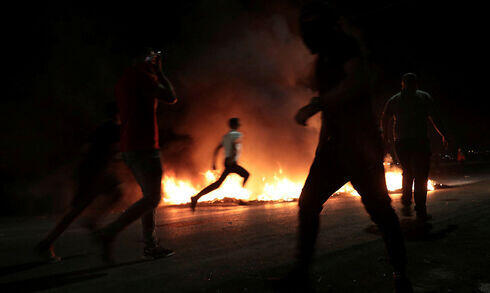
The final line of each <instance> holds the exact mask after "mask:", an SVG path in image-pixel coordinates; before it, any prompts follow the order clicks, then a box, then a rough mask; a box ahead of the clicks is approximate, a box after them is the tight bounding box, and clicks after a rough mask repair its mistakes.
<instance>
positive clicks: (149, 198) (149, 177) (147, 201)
mask: <svg viewBox="0 0 490 293" xmlns="http://www.w3.org/2000/svg"><path fill="white" fill-rule="evenodd" d="M122 156H123V160H124V162H125V163H126V165H128V167H129V168H130V169H131V172H132V173H133V176H134V178H135V179H136V181H137V182H138V184H139V186H140V187H141V191H142V192H143V198H141V199H140V200H138V201H137V202H135V203H134V204H133V205H131V206H130V207H129V208H128V209H127V210H126V211H125V212H124V213H123V214H122V215H121V216H119V218H118V219H116V220H115V221H114V222H112V223H111V224H109V225H108V226H107V227H106V228H105V229H104V234H105V235H106V237H108V238H114V237H115V236H116V235H117V234H118V233H119V232H120V231H122V230H123V229H124V228H126V227H127V226H128V225H129V224H131V223H132V222H134V221H136V220H137V219H138V218H141V223H142V228H143V239H144V241H145V245H146V246H147V247H152V246H155V245H157V239H156V235H155V212H156V208H157V207H158V204H159V203H160V200H161V187H162V173H163V169H162V164H161V162H160V153H159V151H158V150H153V151H134V152H125V153H123V154H122Z"/></svg>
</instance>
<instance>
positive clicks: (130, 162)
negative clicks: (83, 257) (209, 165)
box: [96, 50, 177, 262]
mask: <svg viewBox="0 0 490 293" xmlns="http://www.w3.org/2000/svg"><path fill="white" fill-rule="evenodd" d="M115 96H116V100H117V103H118V107H119V110H120V113H121V152H122V157H123V160H124V162H125V163H126V165H127V166H128V167H129V169H130V170H131V172H132V173H133V176H134V178H135V179H136V181H137V182H138V184H139V185H140V187H141V190H142V192H143V198H141V199H140V200H138V201H137V202H135V203H134V204H133V205H132V206H130V207H129V208H128V209H127V210H126V211H125V212H124V213H123V214H122V215H121V216H119V218H117V219H116V220H115V221H114V222H112V223H110V224H109V225H107V226H106V227H104V228H103V229H101V230H99V231H97V233H96V237H97V239H99V240H100V242H101V244H102V246H103V258H104V259H105V260H106V261H109V262H112V261H113V259H112V244H113V242H114V239H115V237H116V235H117V234H118V233H119V232H121V231H122V230H123V229H124V228H125V227H127V226H128V225H129V224H131V223H132V222H134V221H135V220H137V219H138V218H141V222H142V226H143V227H142V228H143V229H142V230H143V238H144V242H145V248H144V252H143V254H144V257H148V258H159V257H165V256H169V255H172V254H173V251H171V250H169V249H166V248H163V247H161V246H159V244H158V240H157V238H156V235H155V212H156V208H157V207H158V204H159V203H160V200H161V179H162V172H163V170H162V165H161V162H160V152H159V143H158V124H157V118H156V108H157V104H158V101H163V102H165V103H168V104H173V103H175V102H176V101H177V98H176V96H175V92H174V90H173V87H172V84H171V83H170V82H169V80H168V79H167V78H166V77H165V75H164V74H163V71H162V52H161V51H156V50H150V52H149V53H148V54H147V55H146V56H145V61H144V62H143V63H140V64H137V65H135V66H132V67H130V68H128V69H127V70H126V72H125V73H124V74H123V76H122V77H121V78H120V79H119V81H118V82H117V84H116V88H115Z"/></svg>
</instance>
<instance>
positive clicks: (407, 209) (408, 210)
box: [401, 205, 413, 217]
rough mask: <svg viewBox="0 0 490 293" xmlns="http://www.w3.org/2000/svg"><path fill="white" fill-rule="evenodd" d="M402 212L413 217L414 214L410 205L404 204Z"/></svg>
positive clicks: (405, 215)
mask: <svg viewBox="0 0 490 293" xmlns="http://www.w3.org/2000/svg"><path fill="white" fill-rule="evenodd" d="M401 212H402V215H403V216H404V217H411V216H412V215H413V213H412V207H411V206H410V205H403V207H402V208H401Z"/></svg>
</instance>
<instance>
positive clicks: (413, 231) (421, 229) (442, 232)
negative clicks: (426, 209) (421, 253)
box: [364, 219, 458, 241]
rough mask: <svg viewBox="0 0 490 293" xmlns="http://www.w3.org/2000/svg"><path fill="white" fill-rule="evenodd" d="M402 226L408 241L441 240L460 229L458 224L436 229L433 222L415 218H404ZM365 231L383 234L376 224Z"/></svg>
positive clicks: (401, 222)
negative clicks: (423, 221) (422, 221)
mask: <svg viewBox="0 0 490 293" xmlns="http://www.w3.org/2000/svg"><path fill="white" fill-rule="evenodd" d="M400 226H401V228H402V231H403V235H404V236H405V239H406V240H407V241H434V240H439V239H443V238H445V237H446V236H447V235H448V234H449V233H451V232H453V231H455V230H456V229H458V225H448V226H446V227H444V228H442V229H438V230H435V231H434V230H433V226H432V224H430V223H421V222H419V221H417V220H414V219H403V220H401V221H400ZM364 231H365V232H367V233H370V234H375V235H381V233H380V232H379V230H378V227H377V226H376V225H370V226H368V227H367V228H366V229H364Z"/></svg>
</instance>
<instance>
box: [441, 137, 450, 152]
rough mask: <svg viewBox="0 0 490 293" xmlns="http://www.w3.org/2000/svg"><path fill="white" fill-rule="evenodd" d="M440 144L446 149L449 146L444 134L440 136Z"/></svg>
mask: <svg viewBox="0 0 490 293" xmlns="http://www.w3.org/2000/svg"><path fill="white" fill-rule="evenodd" d="M442 146H443V147H444V149H447V148H448V146H449V142H448V141H447V139H446V138H445V137H444V136H443V137H442Z"/></svg>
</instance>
